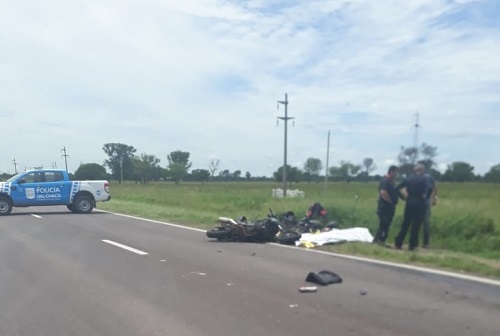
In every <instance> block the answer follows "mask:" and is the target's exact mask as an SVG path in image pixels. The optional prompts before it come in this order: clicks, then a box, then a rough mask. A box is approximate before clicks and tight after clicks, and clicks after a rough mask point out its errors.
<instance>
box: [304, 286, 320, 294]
mask: <svg viewBox="0 0 500 336" xmlns="http://www.w3.org/2000/svg"><path fill="white" fill-rule="evenodd" d="M299 291H300V292H301V293H316V292H317V291H318V287H316V286H304V287H300V288H299Z"/></svg>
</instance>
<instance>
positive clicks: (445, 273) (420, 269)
mask: <svg viewBox="0 0 500 336" xmlns="http://www.w3.org/2000/svg"><path fill="white" fill-rule="evenodd" d="M271 245H274V246H278V247H283V248H289V249H298V250H301V251H307V252H312V253H319V254H325V255H330V256H334V257H337V258H343V259H349V260H356V261H362V262H366V263H370V264H375V265H382V266H390V267H396V268H402V269H407V270H412V271H418V272H422V273H428V274H435V275H442V276H447V277H452V278H457V279H462V280H469V281H475V282H480V283H484V284H488V285H493V286H500V281H497V280H494V279H488V278H480V277H477V276H473V275H467V274H460V273H454V272H448V271H441V270H437V269H433V268H427V267H421V266H413V265H406V264H399V263H394V262H390V261H383V260H376V259H369V258H363V257H356V256H352V255H348V254H339V253H335V252H328V251H321V250H312V249H306V248H301V247H296V246H287V245H281V244H276V243H271Z"/></svg>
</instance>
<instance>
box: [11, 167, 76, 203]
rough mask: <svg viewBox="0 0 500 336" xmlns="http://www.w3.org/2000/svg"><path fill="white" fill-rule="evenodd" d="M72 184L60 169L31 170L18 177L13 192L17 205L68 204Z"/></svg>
mask: <svg viewBox="0 0 500 336" xmlns="http://www.w3.org/2000/svg"><path fill="white" fill-rule="evenodd" d="M70 185H71V183H70V182H67V181H64V176H63V174H62V172H59V171H45V172H43V171H41V172H30V173H28V174H26V175H24V176H21V177H20V178H19V179H18V184H17V185H16V188H15V190H13V191H12V192H11V194H15V195H13V196H12V197H13V199H14V198H15V199H16V200H17V201H14V203H16V204H17V205H30V206H34V205H41V206H43V205H58V204H68V202H69V194H70Z"/></svg>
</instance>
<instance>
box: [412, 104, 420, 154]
mask: <svg viewBox="0 0 500 336" xmlns="http://www.w3.org/2000/svg"><path fill="white" fill-rule="evenodd" d="M413 127H415V133H414V134H413V147H414V148H415V162H414V163H417V161H418V131H419V128H420V113H418V112H417V113H415V124H414V125H413Z"/></svg>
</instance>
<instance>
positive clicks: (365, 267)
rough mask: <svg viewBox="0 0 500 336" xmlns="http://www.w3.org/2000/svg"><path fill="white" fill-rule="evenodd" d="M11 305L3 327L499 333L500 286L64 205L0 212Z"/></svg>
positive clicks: (2, 300) (0, 311)
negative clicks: (336, 278)
mask: <svg viewBox="0 0 500 336" xmlns="http://www.w3.org/2000/svg"><path fill="white" fill-rule="evenodd" d="M32 214H34V215H35V216H33V215H32ZM117 244H122V245H117ZM127 248H131V249H127ZM324 269H326V270H330V271H333V272H336V273H337V274H339V275H340V276H341V277H342V278H343V280H344V281H343V283H342V284H334V285H329V286H326V287H319V288H318V292H316V293H300V292H299V291H298V288H299V287H300V286H303V285H307V283H306V282H304V280H305V277H306V275H307V274H308V273H309V272H311V271H313V272H318V271H320V270H324ZM362 291H364V292H363V293H365V292H366V294H365V295H362V294H361V293H362ZM0 304H1V305H0V335H2V336H3V335H5V336H17V335H19V336H28V335H36V336H43V335H47V336H49V335H50V336H56V335H64V336H71V335H107V336H109V335H121V336H126V335H148V336H153V335H183V336H184V335H200V336H201V335H203V336H208V335H217V336H226V335H227V336H229V335H230V336H234V335H259V336H261V335H276V336H277V335H287V336H290V335H301V336H307V335H377V336H381V335H418V336H423V335H443V336H444V335H453V336H457V335H492V336H493V335H494V336H498V335H500V287H499V286H495V285H487V284H482V283H478V282H474V281H467V280H463V279H455V278H450V277H446V276H440V275H435V274H426V273H422V272H419V271H411V270H403V269H398V268H394V267H387V266H379V265H373V264H369V263H365V262H360V261H353V260H346V259H342V258H337V257H334V256H331V255H326V254H318V253H311V252H307V251H304V250H301V249H292V248H284V247H281V246H275V245H270V244H249V243H219V242H213V241H211V240H209V239H207V238H206V237H205V234H204V233H203V232H200V231H196V230H188V229H185V228H179V227H175V226H169V225H164V224H161V223H155V222H149V221H144V220H139V219H134V218H129V217H124V216H119V215H114V214H108V213H99V212H94V213H92V214H89V215H77V214H72V213H69V212H68V211H67V210H66V208H65V207H51V208H25V209H15V211H14V212H13V214H12V215H11V216H8V217H1V218H0Z"/></svg>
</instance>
